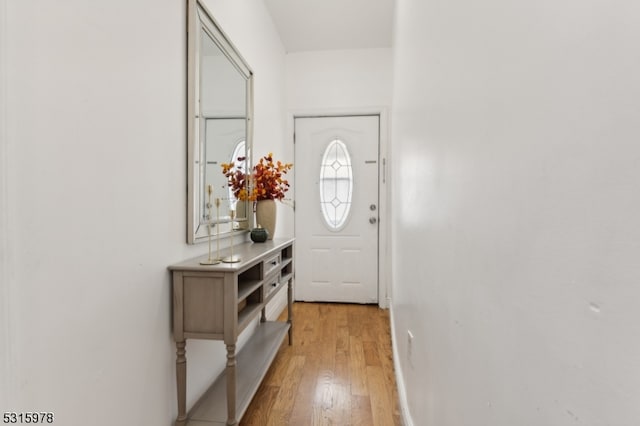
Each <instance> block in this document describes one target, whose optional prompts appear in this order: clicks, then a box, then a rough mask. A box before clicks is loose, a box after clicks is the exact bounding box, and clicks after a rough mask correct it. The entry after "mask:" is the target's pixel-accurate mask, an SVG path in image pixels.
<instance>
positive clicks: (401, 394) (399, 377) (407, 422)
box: [389, 300, 413, 426]
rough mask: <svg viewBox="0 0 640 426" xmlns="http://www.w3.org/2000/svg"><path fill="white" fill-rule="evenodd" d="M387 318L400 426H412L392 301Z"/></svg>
mask: <svg viewBox="0 0 640 426" xmlns="http://www.w3.org/2000/svg"><path fill="white" fill-rule="evenodd" d="M389 318H390V322H391V348H392V350H393V367H394V370H395V373H396V386H397V387H398V399H399V400H400V401H399V402H400V410H401V413H402V424H403V425H404V426H413V419H412V418H411V413H410V412H409V404H408V402H407V390H406V388H405V384H404V375H403V374H402V367H401V365H400V357H399V354H398V345H397V341H398V339H397V338H396V333H395V330H396V329H395V326H394V320H393V319H394V315H393V301H392V300H389Z"/></svg>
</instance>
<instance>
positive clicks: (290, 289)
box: [287, 279, 293, 346]
mask: <svg viewBox="0 0 640 426" xmlns="http://www.w3.org/2000/svg"><path fill="white" fill-rule="evenodd" d="M287 322H288V323H289V346H291V345H293V279H289V282H288V283H287Z"/></svg>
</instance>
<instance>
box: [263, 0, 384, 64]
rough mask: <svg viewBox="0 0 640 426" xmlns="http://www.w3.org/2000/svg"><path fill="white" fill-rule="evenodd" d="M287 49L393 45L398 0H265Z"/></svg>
mask: <svg viewBox="0 0 640 426" xmlns="http://www.w3.org/2000/svg"><path fill="white" fill-rule="evenodd" d="M264 2H265V5H266V6H267V9H268V10H269V13H271V17H272V18H273V22H274V23H275V25H276V28H277V29H278V32H279V33H280V38H281V40H282V43H283V44H284V47H285V49H286V51H287V52H301V51H307V50H335V49H367V48H378V47H391V34H392V26H393V8H394V3H395V0H264Z"/></svg>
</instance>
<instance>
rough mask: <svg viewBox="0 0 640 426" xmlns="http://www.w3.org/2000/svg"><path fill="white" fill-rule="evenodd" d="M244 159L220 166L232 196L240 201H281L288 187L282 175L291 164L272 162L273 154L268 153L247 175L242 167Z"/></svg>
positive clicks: (240, 158)
mask: <svg viewBox="0 0 640 426" xmlns="http://www.w3.org/2000/svg"><path fill="white" fill-rule="evenodd" d="M245 159H246V158H245V157H238V161H237V162H236V163H224V164H222V173H223V174H224V175H225V176H226V177H227V179H228V182H229V188H230V189H231V191H232V192H233V195H234V196H235V197H236V198H237V199H238V200H241V201H247V200H248V201H260V200H282V199H283V198H284V194H285V192H287V191H288V190H289V186H290V185H289V181H288V180H287V179H285V178H284V175H285V174H287V172H288V171H289V170H291V168H292V167H293V164H292V163H283V162H281V161H274V160H273V154H272V153H269V154H267V155H265V156H264V157H262V158H261V159H260V160H259V161H258V163H257V164H256V165H255V166H253V170H252V171H251V173H250V174H247V172H246V171H245V170H244V169H243V166H242V165H243V164H245Z"/></svg>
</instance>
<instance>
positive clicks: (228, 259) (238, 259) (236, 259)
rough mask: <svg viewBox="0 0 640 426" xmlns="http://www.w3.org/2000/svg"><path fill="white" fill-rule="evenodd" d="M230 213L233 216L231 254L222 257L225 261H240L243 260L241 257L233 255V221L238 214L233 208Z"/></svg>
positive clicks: (232, 221)
mask: <svg viewBox="0 0 640 426" xmlns="http://www.w3.org/2000/svg"><path fill="white" fill-rule="evenodd" d="M229 214H230V216H231V241H230V250H231V254H230V255H229V256H227V257H225V258H224V259H222V261H223V262H224V263H238V262H240V260H241V259H240V257H238V256H234V255H233V223H234V218H235V216H236V212H235V210H231V211H230V212H229Z"/></svg>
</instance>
